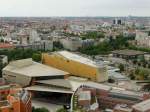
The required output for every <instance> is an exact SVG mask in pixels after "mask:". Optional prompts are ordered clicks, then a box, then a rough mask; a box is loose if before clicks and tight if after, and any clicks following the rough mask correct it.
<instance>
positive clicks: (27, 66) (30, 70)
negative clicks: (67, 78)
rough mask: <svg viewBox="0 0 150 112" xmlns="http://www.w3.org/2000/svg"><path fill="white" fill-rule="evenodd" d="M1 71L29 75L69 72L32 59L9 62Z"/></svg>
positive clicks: (56, 74)
mask: <svg viewBox="0 0 150 112" xmlns="http://www.w3.org/2000/svg"><path fill="white" fill-rule="evenodd" d="M3 72H5V73H7V72H11V73H15V74H18V75H19V74H20V75H25V76H29V77H42V76H61V75H62V76H63V75H67V74H69V73H68V72H64V71H62V70H58V69H56V68H53V67H50V66H46V65H43V64H41V63H37V62H34V61H32V59H23V60H17V61H14V62H11V63H10V64H8V65H7V66H6V67H5V68H4V69H3Z"/></svg>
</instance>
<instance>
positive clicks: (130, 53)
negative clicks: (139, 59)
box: [112, 49, 145, 56]
mask: <svg viewBox="0 0 150 112" xmlns="http://www.w3.org/2000/svg"><path fill="white" fill-rule="evenodd" d="M112 53H115V54H120V55H127V56H135V55H143V54H145V52H142V51H136V50H129V49H125V50H116V51H112Z"/></svg>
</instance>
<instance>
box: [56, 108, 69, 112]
mask: <svg viewBox="0 0 150 112" xmlns="http://www.w3.org/2000/svg"><path fill="white" fill-rule="evenodd" d="M56 112H67V110H66V109H64V108H61V109H58V110H57V111H56Z"/></svg>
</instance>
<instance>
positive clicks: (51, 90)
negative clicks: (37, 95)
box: [25, 85, 73, 94]
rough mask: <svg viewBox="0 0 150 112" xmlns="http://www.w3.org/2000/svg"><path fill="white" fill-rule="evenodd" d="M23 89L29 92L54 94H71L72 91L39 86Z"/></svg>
mask: <svg viewBox="0 0 150 112" xmlns="http://www.w3.org/2000/svg"><path fill="white" fill-rule="evenodd" d="M25 89H26V90H29V91H39V92H56V93H70V94H72V93H73V91H72V90H67V89H63V88H56V87H46V86H39V85H35V86H30V87H27V88H25Z"/></svg>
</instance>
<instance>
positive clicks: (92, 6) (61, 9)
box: [0, 0, 150, 17]
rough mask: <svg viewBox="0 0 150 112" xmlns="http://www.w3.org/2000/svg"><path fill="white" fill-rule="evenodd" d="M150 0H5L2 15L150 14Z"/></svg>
mask: <svg viewBox="0 0 150 112" xmlns="http://www.w3.org/2000/svg"><path fill="white" fill-rule="evenodd" d="M148 10H150V1H149V0H94V2H93V0H62V1H60V0H38V1H37V0H11V1H10V0H5V1H1V4H0V16H1V17H16V16H17V17H26V16H27V17H38V16H41V17H51V16H56V17H57V16H60V17H61V16H62V17H64V16H73V17H76V16H78V17H90V16H128V15H133V16H150V14H149V13H148Z"/></svg>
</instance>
